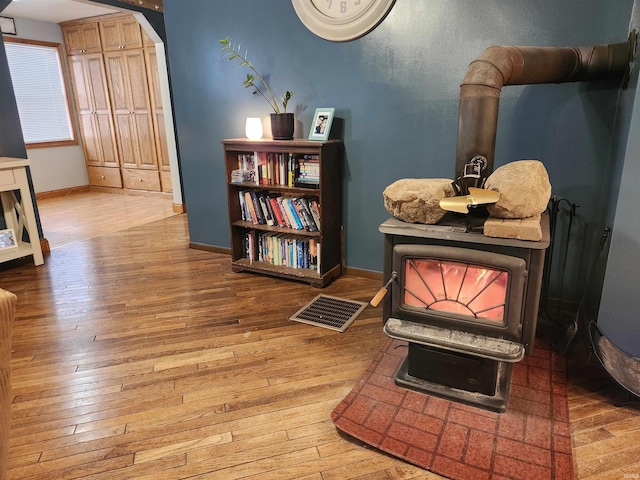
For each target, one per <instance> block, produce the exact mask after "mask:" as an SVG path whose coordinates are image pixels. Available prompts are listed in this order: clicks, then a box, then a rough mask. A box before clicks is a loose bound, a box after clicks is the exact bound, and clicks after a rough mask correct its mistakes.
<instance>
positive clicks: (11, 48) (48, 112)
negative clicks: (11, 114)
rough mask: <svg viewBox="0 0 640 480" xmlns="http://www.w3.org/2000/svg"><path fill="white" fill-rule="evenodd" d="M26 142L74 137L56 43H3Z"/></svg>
mask: <svg viewBox="0 0 640 480" xmlns="http://www.w3.org/2000/svg"><path fill="white" fill-rule="evenodd" d="M5 49H6V52H7V60H8V63H9V71H10V72H11V79H12V81H13V90H14V92H15V96H16V102H17V104H18V113H19V114H20V124H21V126H22V133H23V136H24V142H25V144H27V145H28V144H33V143H52V142H65V141H67V142H68V141H73V140H74V130H73V126H72V124H71V116H70V114H69V103H68V100H67V92H66V88H65V82H64V77H63V74H62V65H61V63H60V52H59V48H58V47H57V46H45V45H33V44H27V43H14V42H6V43H5Z"/></svg>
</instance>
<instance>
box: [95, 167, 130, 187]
mask: <svg viewBox="0 0 640 480" xmlns="http://www.w3.org/2000/svg"><path fill="white" fill-rule="evenodd" d="M87 174H88V175H89V185H96V186H98V187H114V188H122V179H121V178H120V169H119V168H109V167H87Z"/></svg>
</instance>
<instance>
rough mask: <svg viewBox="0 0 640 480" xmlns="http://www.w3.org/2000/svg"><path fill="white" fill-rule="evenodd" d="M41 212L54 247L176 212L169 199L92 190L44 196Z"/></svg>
mask: <svg viewBox="0 0 640 480" xmlns="http://www.w3.org/2000/svg"><path fill="white" fill-rule="evenodd" d="M38 212H39V213H40V223H41V224H42V231H43V232H44V237H45V238H46V239H47V241H48V242H49V246H50V247H51V249H52V250H53V249H54V248H58V247H61V246H64V245H69V244H71V243H75V242H79V241H82V240H88V239H90V238H95V237H100V236H102V235H106V234H108V233H113V232H119V231H121V230H124V229H126V228H131V227H135V226H137V225H143V224H145V223H149V222H153V221H155V220H160V219H162V218H166V217H170V216H172V215H175V213H174V212H173V203H172V200H171V199H170V198H159V197H150V196H137V195H136V196H134V195H118V194H110V193H100V192H90V191H87V192H78V193H73V194H71V195H63V196H57V197H45V198H41V199H39V200H38Z"/></svg>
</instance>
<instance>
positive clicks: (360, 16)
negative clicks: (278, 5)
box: [291, 0, 395, 42]
mask: <svg viewBox="0 0 640 480" xmlns="http://www.w3.org/2000/svg"><path fill="white" fill-rule="evenodd" d="M291 3H293V8H294V9H295V11H296V14H297V15H298V17H299V18H300V20H302V23H304V25H305V26H306V27H307V28H308V29H309V30H311V31H312V32H313V33H315V34H316V35H318V36H319V37H322V38H324V39H326V40H331V41H333V42H346V41H348V40H353V39H356V38H359V37H362V36H363V35H366V34H367V33H369V32H370V31H371V30H373V29H374V28H376V27H377V26H378V25H379V24H380V22H382V20H384V17H386V16H387V14H388V13H389V11H391V8H392V7H393V4H394V3H395V0H291Z"/></svg>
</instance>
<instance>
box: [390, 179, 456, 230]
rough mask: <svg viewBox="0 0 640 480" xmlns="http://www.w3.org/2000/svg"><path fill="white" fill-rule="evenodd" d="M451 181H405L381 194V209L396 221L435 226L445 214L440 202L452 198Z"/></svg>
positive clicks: (453, 193)
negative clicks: (382, 203)
mask: <svg viewBox="0 0 640 480" xmlns="http://www.w3.org/2000/svg"><path fill="white" fill-rule="evenodd" d="M454 195H455V192H454V190H453V185H452V181H451V180H448V179H446V178H424V179H422V178H404V179H402V180H398V181H396V182H394V183H392V184H391V185H389V186H388V187H387V188H385V190H384V192H382V196H383V197H384V208H386V209H387V211H388V212H389V213H390V214H391V215H393V216H394V217H396V218H399V219H400V220H403V221H405V222H411V223H426V224H428V225H433V224H435V223H438V222H439V221H440V219H442V217H444V215H445V214H446V213H447V212H446V210H443V209H442V208H440V200H442V199H443V198H447V197H453V196H454Z"/></svg>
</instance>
